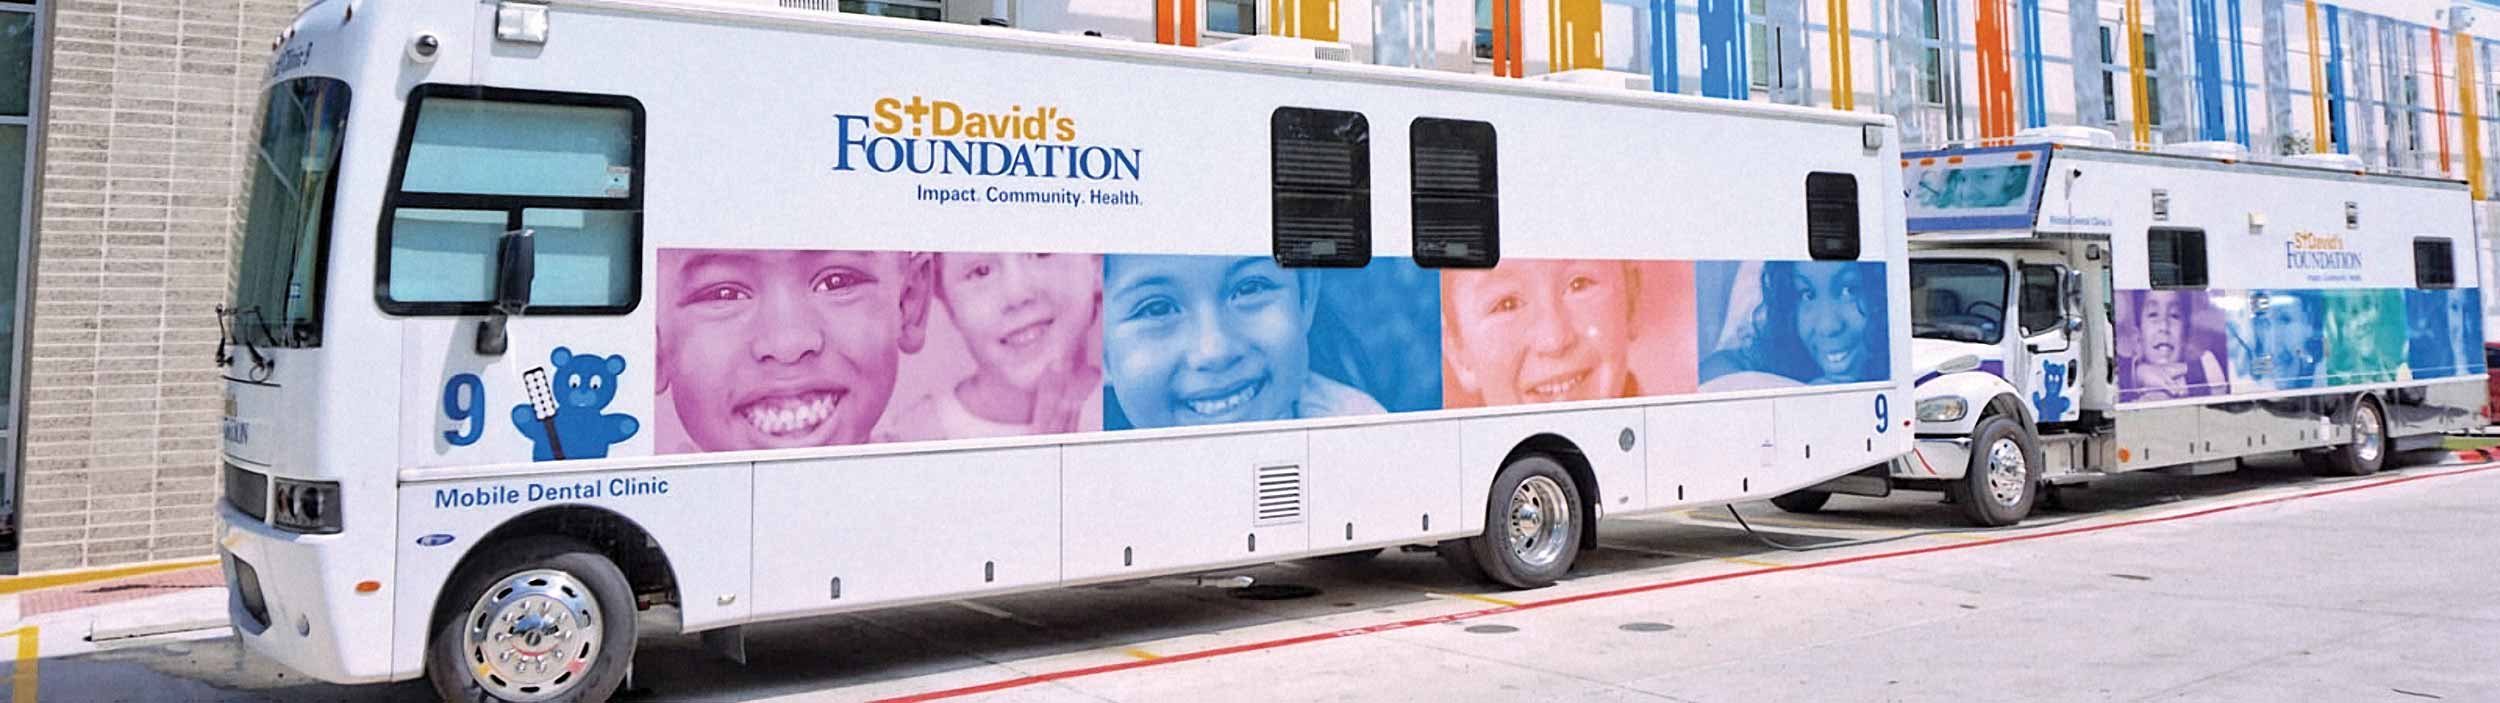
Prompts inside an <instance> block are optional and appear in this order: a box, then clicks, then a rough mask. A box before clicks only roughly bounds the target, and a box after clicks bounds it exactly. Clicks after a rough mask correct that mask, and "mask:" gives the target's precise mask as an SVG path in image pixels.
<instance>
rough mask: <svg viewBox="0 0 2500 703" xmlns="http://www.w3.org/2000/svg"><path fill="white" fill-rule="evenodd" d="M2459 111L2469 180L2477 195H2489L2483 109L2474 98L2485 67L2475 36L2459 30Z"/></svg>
mask: <svg viewBox="0 0 2500 703" xmlns="http://www.w3.org/2000/svg"><path fill="white" fill-rule="evenodd" d="M2456 37H2457V114H2458V115H2460V116H2462V117H2464V118H2465V119H2464V120H2463V121H2464V122H2465V180H2466V181H2467V182H2468V183H2471V184H2472V185H2473V188H2474V199H2475V200H2482V199H2484V197H2485V196H2487V195H2488V192H2487V188H2486V186H2484V184H2483V130H2482V122H2483V116H2482V111H2481V110H2480V109H2478V106H2477V105H2476V104H2475V101H2474V97H2475V96H2474V94H2475V92H2476V91H2480V90H2482V81H2479V80H2476V78H2477V77H2479V76H2480V74H2481V73H2482V69H2481V68H2479V67H2477V66H2475V65H2474V36H2473V35H2471V34H2466V33H2464V32H2457V33H2456Z"/></svg>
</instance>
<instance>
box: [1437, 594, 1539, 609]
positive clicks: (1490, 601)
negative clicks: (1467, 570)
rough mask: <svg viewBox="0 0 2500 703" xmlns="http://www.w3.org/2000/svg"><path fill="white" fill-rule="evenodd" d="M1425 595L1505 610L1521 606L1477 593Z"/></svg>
mask: <svg viewBox="0 0 2500 703" xmlns="http://www.w3.org/2000/svg"><path fill="white" fill-rule="evenodd" d="M1424 595H1426V596H1430V597H1434V598H1460V599H1465V600H1471V601H1475V602H1478V603H1483V604H1486V605H1496V606H1501V607H1504V608H1516V607H1519V604H1518V603H1516V602H1512V601H1507V600H1503V599H1500V598H1495V597H1492V596H1487V595H1480V594H1475V593H1431V592H1426V593H1425V594H1424Z"/></svg>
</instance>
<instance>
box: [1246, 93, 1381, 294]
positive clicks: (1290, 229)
mask: <svg viewBox="0 0 2500 703" xmlns="http://www.w3.org/2000/svg"><path fill="white" fill-rule="evenodd" d="M1268 128H1269V136H1268V140H1269V141H1268V145H1269V151H1268V155H1269V160H1270V166H1271V167H1272V174H1273V175H1272V176H1271V179H1270V181H1269V185H1270V186H1271V189H1272V191H1273V193H1272V194H1273V196H1274V205H1275V215H1274V216H1275V245H1276V262H1277V263H1279V264H1283V265H1285V266H1288V267H1303V266H1326V267H1359V266H1363V265H1365V264H1368V263H1371V258H1372V232H1371V229H1372V205H1371V124H1370V123H1369V122H1367V121H1365V120H1364V119H1363V115H1362V113H1357V112H1341V111H1336V110H1308V109H1302V108H1292V107H1285V108H1277V109H1276V113H1275V114H1274V115H1273V116H1271V117H1270V119H1269V122H1268Z"/></svg>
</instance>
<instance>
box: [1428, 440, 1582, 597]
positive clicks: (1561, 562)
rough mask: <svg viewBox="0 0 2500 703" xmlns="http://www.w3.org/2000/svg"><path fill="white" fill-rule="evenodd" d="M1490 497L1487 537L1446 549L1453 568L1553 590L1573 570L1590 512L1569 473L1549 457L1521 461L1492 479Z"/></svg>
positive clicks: (1509, 583) (1508, 583)
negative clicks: (1585, 517) (1585, 513)
mask: <svg viewBox="0 0 2500 703" xmlns="http://www.w3.org/2000/svg"><path fill="white" fill-rule="evenodd" d="M1490 496H1491V499H1490V500H1487V501H1485V509H1484V511H1485V515H1484V534H1482V535H1478V536H1475V537H1469V538H1467V539H1465V540H1463V541H1461V543H1459V544H1454V545H1445V546H1444V548H1443V549H1442V554H1443V555H1444V557H1445V558H1448V559H1449V561H1450V563H1451V565H1452V566H1454V567H1457V568H1458V570H1459V572H1460V573H1464V574H1467V575H1469V576H1477V575H1481V576H1482V577H1483V578H1484V579H1485V580H1487V581H1492V582H1494V583H1498V584H1501V585H1504V586H1509V587H1511V588H1542V587H1545V586H1550V585H1553V583H1554V580H1555V579H1559V578H1562V576H1563V574H1565V573H1569V572H1570V571H1571V562H1572V560H1574V559H1576V558H1578V557H1579V553H1580V539H1581V534H1580V526H1581V524H1582V518H1581V515H1582V511H1583V510H1586V509H1587V508H1586V507H1585V506H1583V505H1581V503H1580V487H1579V484H1578V483H1576V482H1574V481H1572V480H1571V472H1570V471H1568V470H1566V469H1564V468H1563V465H1562V464H1561V463H1560V462H1556V461H1554V460H1553V459H1552V458H1551V457H1547V456H1544V455H1539V454H1531V455H1527V456H1523V457H1519V458H1517V459H1513V460H1511V462H1510V463H1509V464H1508V465H1505V466H1503V467H1502V472H1501V473H1500V474H1498V475H1495V476H1494V477H1493V492H1492V493H1491V494H1490ZM1452 552H1460V553H1463V554H1461V555H1452Z"/></svg>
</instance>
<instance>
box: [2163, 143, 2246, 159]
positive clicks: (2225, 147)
mask: <svg viewBox="0 0 2500 703" xmlns="http://www.w3.org/2000/svg"><path fill="white" fill-rule="evenodd" d="M2161 151H2162V153H2165V154H2177V155H2180V156H2195V157H2200V158H2207V159H2218V160H2222V161H2240V160H2244V159H2247V158H2248V147H2244V146H2240V143H2239V142H2181V143H2178V144H2172V145H2169V146H2165V147H2162V148H2161Z"/></svg>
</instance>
